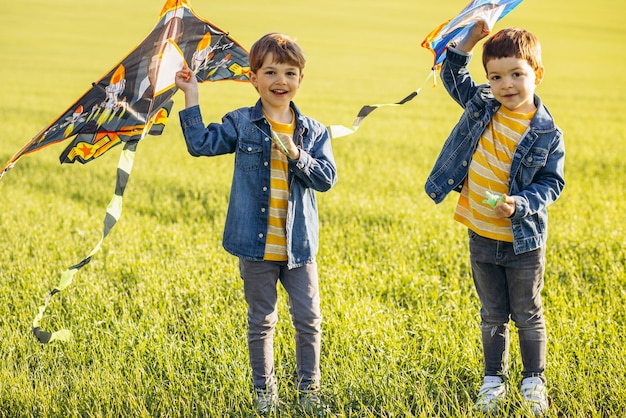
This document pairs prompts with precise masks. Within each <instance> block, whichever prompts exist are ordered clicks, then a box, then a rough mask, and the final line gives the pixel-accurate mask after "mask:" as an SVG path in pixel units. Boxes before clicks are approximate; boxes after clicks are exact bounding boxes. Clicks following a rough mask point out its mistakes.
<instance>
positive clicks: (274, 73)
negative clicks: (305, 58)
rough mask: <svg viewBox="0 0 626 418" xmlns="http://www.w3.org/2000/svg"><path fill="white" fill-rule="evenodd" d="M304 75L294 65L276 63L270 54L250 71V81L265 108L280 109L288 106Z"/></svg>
mask: <svg viewBox="0 0 626 418" xmlns="http://www.w3.org/2000/svg"><path fill="white" fill-rule="evenodd" d="M303 77H304V75H303V74H302V72H301V71H300V68H298V67H297V66H295V65H292V64H285V63H280V64H279V63H276V62H274V59H273V56H272V54H268V55H267V56H266V57H265V59H264V60H263V65H262V66H261V68H259V69H258V70H257V71H256V72H255V73H251V75H250V81H251V82H252V85H253V86H254V88H256V89H257V91H258V92H259V95H260V96H261V101H262V102H263V105H264V106H265V107H266V108H274V109H277V110H279V109H281V108H285V107H287V108H288V107H289V102H290V101H291V100H292V99H293V98H294V97H295V95H296V92H297V91H298V88H299V87H300V82H301V81H302V78H303Z"/></svg>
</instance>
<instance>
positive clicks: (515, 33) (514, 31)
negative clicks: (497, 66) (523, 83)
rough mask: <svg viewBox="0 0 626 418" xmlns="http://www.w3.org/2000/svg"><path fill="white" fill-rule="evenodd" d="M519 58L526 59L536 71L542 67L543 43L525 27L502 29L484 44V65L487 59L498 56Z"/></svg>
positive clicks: (484, 65)
mask: <svg viewBox="0 0 626 418" xmlns="http://www.w3.org/2000/svg"><path fill="white" fill-rule="evenodd" d="M509 57H514V58H519V59H523V60H526V62H528V65H530V66H531V68H532V69H533V70H535V71H537V70H538V69H539V68H540V67H541V45H540V44H539V40H538V39H537V37H535V35H533V34H532V33H530V32H528V31H527V30H525V29H520V28H506V29H502V30H501V31H499V32H498V33H496V34H495V35H493V36H492V37H491V38H489V39H488V40H487V41H486V42H485V44H484V45H483V67H484V68H485V70H487V61H489V60H492V59H497V58H509Z"/></svg>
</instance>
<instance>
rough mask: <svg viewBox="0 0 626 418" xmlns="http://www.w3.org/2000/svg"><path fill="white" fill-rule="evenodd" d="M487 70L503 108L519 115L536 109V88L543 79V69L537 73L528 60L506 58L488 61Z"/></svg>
mask: <svg viewBox="0 0 626 418" xmlns="http://www.w3.org/2000/svg"><path fill="white" fill-rule="evenodd" d="M485 68H486V70H487V79H488V80H489V85H491V91H492V92H493V95H494V97H495V98H496V100H497V101H498V102H500V103H501V104H502V106H504V107H506V108H507V109H508V110H510V111H512V112H518V113H529V112H531V111H533V110H534V109H535V103H534V94H535V88H536V86H538V85H539V83H541V80H542V79H543V67H540V68H539V69H538V70H537V71H536V72H535V71H534V70H533V69H532V67H531V66H530V65H529V64H528V62H527V61H526V60H524V59H521V58H515V57H505V58H495V59H491V60H489V61H487V64H486V66H485Z"/></svg>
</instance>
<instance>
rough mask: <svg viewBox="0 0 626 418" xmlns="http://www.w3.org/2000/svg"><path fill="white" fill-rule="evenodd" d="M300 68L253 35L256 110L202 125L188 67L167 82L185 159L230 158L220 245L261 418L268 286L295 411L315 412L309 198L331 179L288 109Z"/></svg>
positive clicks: (321, 136)
mask: <svg viewBox="0 0 626 418" xmlns="http://www.w3.org/2000/svg"><path fill="white" fill-rule="evenodd" d="M304 64H305V58H304V54H303V53H302V51H301V49H300V47H299V46H298V45H297V44H296V43H295V42H294V41H293V40H291V39H290V38H289V37H288V36H286V35H283V34H280V33H270V34H267V35H265V36H263V37H262V38H261V39H259V40H258V41H257V42H255V43H254V45H252V48H251V49H250V70H251V76H250V81H251V83H252V85H253V86H254V88H255V89H256V90H257V92H258V93H259V96H260V98H259V100H258V101H257V103H256V105H255V106H253V107H246V108H241V109H237V110H234V111H232V112H229V113H228V114H226V115H225V116H224V117H223V118H222V123H210V124H209V125H208V126H206V127H205V125H204V123H203V121H202V116H201V114H200V108H199V106H198V83H197V81H196V77H195V75H194V74H193V72H191V71H190V70H189V69H188V68H184V69H182V70H181V71H179V72H178V73H177V75H176V85H177V86H178V87H179V88H180V89H181V90H182V91H184V93H185V106H186V108H185V109H184V110H182V111H181V112H180V120H181V126H182V129H183V134H184V136H185V141H186V143H187V149H188V150H189V153H190V154H191V155H193V156H214V155H220V154H229V153H234V154H235V164H234V166H235V167H234V173H233V180H232V186H231V193H230V201H229V204H228V212H227V216H226V225H225V227H224V236H223V240H222V243H223V246H224V248H225V249H226V251H228V252H230V253H231V254H233V255H235V256H237V257H238V258H239V271H240V275H241V278H242V279H243V284H244V297H245V299H246V302H247V303H248V351H249V356H250V365H251V368H252V381H253V385H254V389H255V396H256V399H255V408H256V410H257V412H259V413H264V414H265V413H270V412H272V411H275V410H276V409H277V407H278V405H279V402H278V383H277V381H276V377H275V371H274V348H273V344H274V330H275V327H276V323H277V320H278V312H277V282H278V280H280V281H281V283H282V285H283V287H284V288H285V290H286V291H287V294H288V295H289V307H290V313H291V316H292V321H293V325H294V327H295V330H296V332H295V339H296V373H297V382H296V388H297V390H298V397H299V401H300V404H301V405H302V406H303V408H305V409H306V410H307V411H309V412H314V411H317V410H320V409H321V408H323V404H322V403H321V401H320V398H319V384H320V367H319V366H320V350H321V347H320V346H321V322H322V316H321V313H320V296H319V289H318V275H317V264H316V262H315V255H316V253H317V249H318V212H317V203H316V198H315V192H316V191H318V192H324V191H327V190H329V189H330V188H331V187H332V186H333V185H334V184H335V182H336V181H337V171H336V167H335V162H334V158H333V153H332V149H331V144H330V137H329V135H328V132H327V130H326V128H325V126H324V125H323V124H321V123H319V122H317V121H315V120H314V119H311V118H309V117H307V116H304V115H302V114H301V113H300V111H299V110H298V108H297V107H296V105H295V104H294V103H293V98H294V97H295V95H296V93H297V91H298V89H299V88H300V84H301V82H302V79H303V77H304V75H303V73H302V70H303V69H304Z"/></svg>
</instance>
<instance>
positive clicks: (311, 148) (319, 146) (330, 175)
mask: <svg viewBox="0 0 626 418" xmlns="http://www.w3.org/2000/svg"><path fill="white" fill-rule="evenodd" d="M299 119H300V125H299V129H298V130H297V133H296V135H295V138H294V139H295V141H296V144H300V157H299V158H298V160H290V161H289V166H290V169H291V170H292V171H293V173H294V175H295V177H296V178H297V179H298V181H301V182H302V183H304V185H305V186H306V187H310V188H312V189H314V190H316V191H319V192H325V191H327V190H329V189H330V188H331V187H332V186H333V185H334V184H335V183H336V181H337V168H336V166H335V159H334V156H333V151H332V147H331V144H330V136H329V135H328V131H327V130H326V128H325V127H324V126H323V125H322V124H321V123H318V122H316V121H314V120H312V119H309V118H307V117H300V118H299Z"/></svg>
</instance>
